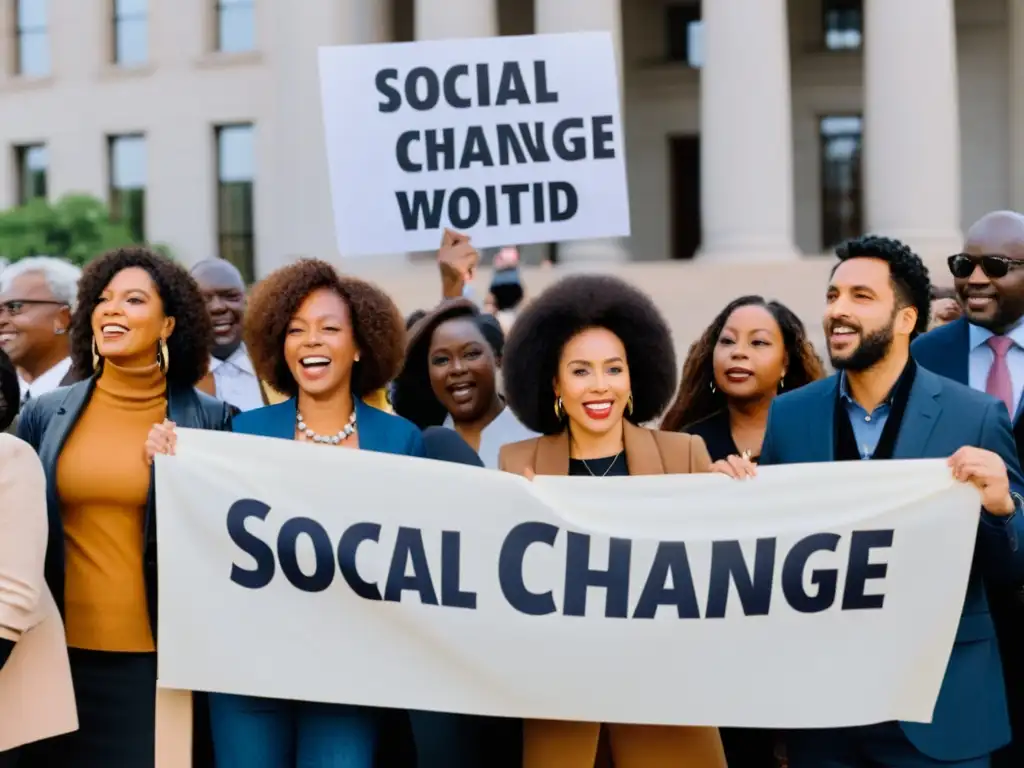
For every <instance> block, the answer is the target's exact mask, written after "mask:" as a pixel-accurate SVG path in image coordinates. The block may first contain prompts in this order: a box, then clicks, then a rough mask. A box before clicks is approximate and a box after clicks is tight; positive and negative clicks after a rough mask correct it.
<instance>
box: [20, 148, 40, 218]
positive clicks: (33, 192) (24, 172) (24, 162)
mask: <svg viewBox="0 0 1024 768" xmlns="http://www.w3.org/2000/svg"><path fill="white" fill-rule="evenodd" d="M14 162H15V167H16V168H17V174H18V205H25V204H26V203H27V202H28V201H29V200H35V199H36V198H40V197H41V198H44V199H45V198H46V166H47V157H46V145H45V144H28V145H25V146H22V147H15V148H14Z"/></svg>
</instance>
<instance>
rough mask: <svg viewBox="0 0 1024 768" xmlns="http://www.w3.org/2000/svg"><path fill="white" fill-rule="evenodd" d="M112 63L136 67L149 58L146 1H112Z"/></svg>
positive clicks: (147, 3)
mask: <svg viewBox="0 0 1024 768" xmlns="http://www.w3.org/2000/svg"><path fill="white" fill-rule="evenodd" d="M113 3H114V20H113V26H114V50H113V56H114V63H115V64H117V65H119V66H122V67H137V66H138V65H140V64H145V63H146V60H147V59H148V58H149V29H148V27H149V22H148V18H147V17H148V8H147V6H148V5H149V2H148V0H113Z"/></svg>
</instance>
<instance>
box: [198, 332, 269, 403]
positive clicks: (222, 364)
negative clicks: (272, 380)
mask: <svg viewBox="0 0 1024 768" xmlns="http://www.w3.org/2000/svg"><path fill="white" fill-rule="evenodd" d="M210 372H211V373H212V374H213V381H214V387H215V391H216V394H217V397H218V398H220V399H221V400H223V401H224V402H225V403H228V404H229V405H233V406H235V407H236V408H238V409H239V410H240V411H251V410H254V409H256V408H262V407H263V405H264V402H263V391H262V390H261V389H260V380H259V377H258V376H257V375H256V371H255V370H254V369H253V367H252V360H250V359H249V353H248V352H247V351H246V350H245V345H244V344H243V345H241V346H239V347H238V349H236V350H235V351H234V352H233V353H232V354H231V356H230V357H229V358H228V359H227V360H218V359H217V358H215V357H214V358H211V359H210Z"/></svg>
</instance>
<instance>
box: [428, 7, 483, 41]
mask: <svg viewBox="0 0 1024 768" xmlns="http://www.w3.org/2000/svg"><path fill="white" fill-rule="evenodd" d="M413 16H414V19H413V23H414V25H415V29H416V39H417V40H448V39H453V38H464V37H492V36H494V35H497V34H498V3H497V0H416V10H415V12H414V14H413Z"/></svg>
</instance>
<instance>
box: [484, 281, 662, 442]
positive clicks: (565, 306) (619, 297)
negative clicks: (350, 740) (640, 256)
mask: <svg viewBox="0 0 1024 768" xmlns="http://www.w3.org/2000/svg"><path fill="white" fill-rule="evenodd" d="M588 328H605V329H607V330H609V331H611V332H612V333H614V334H615V335H616V336H618V337H619V339H620V340H621V341H622V344H623V346H624V347H625V348H626V364H627V365H628V367H629V376H630V381H631V382H632V387H633V413H632V414H627V418H628V419H629V420H630V421H631V422H633V423H634V424H640V423H643V422H646V421H650V420H651V419H653V418H655V417H656V416H657V415H658V414H660V413H661V412H662V410H663V409H664V408H665V406H666V405H667V404H668V402H669V400H671V398H672V394H673V392H674V391H675V386H676V353H675V347H674V346H673V343H672V331H671V330H669V326H668V323H667V322H665V318H664V317H662V315H661V312H659V311H658V308H657V307H656V306H655V305H654V302H653V301H651V298H650V297H649V296H647V295H646V294H645V293H643V292H642V291H640V290H639V289H637V288H635V287H633V286H632V285H630V284H629V283H627V282H625V281H623V280H620V279H619V278H616V277H610V276H607V275H575V276H572V277H565V278H562V279H561V280H560V281H559V282H557V283H555V284H554V285H553V286H551V287H550V288H548V289H547V290H546V291H544V292H543V293H542V294H541V295H540V296H538V297H537V298H536V299H534V300H533V301H532V302H530V304H529V305H528V306H527V307H526V308H525V309H524V310H523V311H522V313H521V314H520V315H519V317H517V318H516V321H515V324H514V325H513V326H512V330H511V332H510V333H509V337H508V341H507V342H506V343H505V354H504V358H503V363H502V372H503V374H504V380H505V398H506V400H507V401H508V404H509V406H510V407H511V408H512V411H513V413H515V414H516V416H518V417H519V420H520V421H521V422H522V423H523V424H524V425H525V426H526V427H528V428H529V429H532V430H533V431H534V432H542V433H543V434H545V435H553V434H558V433H559V432H562V431H563V430H564V429H565V424H563V423H562V422H561V421H560V420H559V419H558V417H557V416H556V415H555V392H554V389H553V387H552V385H551V382H553V381H554V380H555V377H556V375H557V373H558V363H559V358H560V357H561V355H562V348H563V347H565V345H566V343H567V342H568V341H569V340H570V339H571V338H572V337H574V336H576V335H577V334H578V333H580V332H581V331H585V330H587V329H588Z"/></svg>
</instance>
